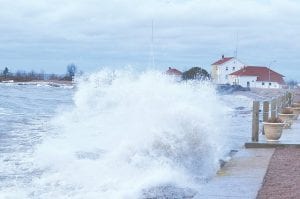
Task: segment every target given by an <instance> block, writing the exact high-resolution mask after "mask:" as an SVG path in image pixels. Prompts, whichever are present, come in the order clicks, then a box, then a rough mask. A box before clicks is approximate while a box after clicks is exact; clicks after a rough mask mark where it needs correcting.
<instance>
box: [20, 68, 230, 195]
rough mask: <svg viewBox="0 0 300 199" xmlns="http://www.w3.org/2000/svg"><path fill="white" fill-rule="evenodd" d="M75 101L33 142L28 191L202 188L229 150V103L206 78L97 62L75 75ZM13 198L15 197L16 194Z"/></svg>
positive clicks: (124, 191) (81, 192) (74, 192)
mask: <svg viewBox="0 0 300 199" xmlns="http://www.w3.org/2000/svg"><path fill="white" fill-rule="evenodd" d="M74 104H75V106H74V109H72V110H71V111H66V112H62V113H60V114H59V115H58V116H57V117H56V118H55V119H54V121H53V122H52V123H53V126H54V130H53V132H52V133H51V136H48V137H45V138H44V141H43V143H42V144H40V145H38V146H37V149H36V152H35V154H34V157H33V160H32V161H33V162H34V168H35V169H38V170H41V171H42V174H41V175H40V176H38V177H36V178H34V179H33V181H32V183H31V185H30V187H25V188H20V187H19V188H18V190H19V191H20V193H22V196H20V198H24V197H23V192H24V189H25V192H26V193H27V196H28V197H29V198H46V199H47V198H51V199H52V198H75V199H76V198H142V197H143V193H145V192H147V190H149V189H151V188H153V187H159V186H168V185H171V186H174V187H180V188H190V189H194V190H195V191H197V189H198V190H200V189H201V184H202V183H203V181H205V179H207V178H209V177H211V176H213V175H214V174H215V173H216V171H217V169H218V168H219V159H221V158H223V157H224V156H225V155H226V154H227V153H228V152H229V145H230V143H228V142H227V140H226V134H227V129H228V127H227V125H228V124H229V122H228V121H227V119H225V118H226V115H227V114H228V111H229V108H228V107H226V106H225V105H224V104H223V103H222V102H221V100H220V99H219V96H218V95H217V94H216V91H215V89H214V87H213V86H212V85H211V84H210V83H208V82H176V81H174V79H173V78H172V77H170V76H166V75H164V74H161V73H160V72H156V71H148V72H144V73H142V74H135V73H134V72H132V71H125V70H124V71H121V70H120V71H114V72H112V71H110V70H102V71H100V72H98V73H95V74H92V75H90V76H87V77H84V78H82V79H81V80H80V81H79V84H78V87H77V92H76V93H75V96H74ZM14 198H17V197H14Z"/></svg>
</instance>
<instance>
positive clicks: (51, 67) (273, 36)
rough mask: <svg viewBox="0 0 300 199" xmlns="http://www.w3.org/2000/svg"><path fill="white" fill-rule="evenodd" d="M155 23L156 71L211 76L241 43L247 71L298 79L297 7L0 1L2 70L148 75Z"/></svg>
mask: <svg viewBox="0 0 300 199" xmlns="http://www.w3.org/2000/svg"><path fill="white" fill-rule="evenodd" d="M152 20H153V21H154V47H153V49H154V57H155V65H154V67H155V69H159V70H165V69H166V68H167V67H169V66H172V67H177V68H179V69H181V70H185V69H188V68H189V67H192V66H200V67H204V68H206V69H210V64H211V63H212V62H214V61H216V60H217V59H219V58H220V57H221V55H222V54H225V56H233V55H234V51H235V48H236V46H237V43H238V53H237V56H238V58H239V59H240V60H241V61H243V62H245V63H246V64H248V65H267V66H268V65H271V68H273V69H274V70H277V71H278V72H280V73H282V74H284V75H285V76H287V78H288V79H291V78H297V79H298V80H300V72H299V68H298V67H300V57H299V55H300V54H299V52H300V1H296V0H209V1H208V0H144V1H142V0H107V1H105V0H38V1H37V0H27V1H24V0H14V1H12V0H0V67H1V68H0V69H2V68H4V67H5V66H8V67H9V68H10V69H12V70H31V69H33V70H36V71H40V70H44V71H46V72H55V73H64V72H65V69H66V65H67V64H69V63H72V62H73V63H75V64H76V65H78V67H79V68H80V69H81V70H83V71H87V72H90V71H94V70H98V69H100V68H102V67H114V68H122V67H126V66H132V67H134V68H137V69H141V70H142V69H145V68H151V67H152V66H151V56H150V55H151V24H152ZM237 35H238V42H237ZM273 60H276V62H273Z"/></svg>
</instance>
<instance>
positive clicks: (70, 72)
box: [67, 63, 77, 79]
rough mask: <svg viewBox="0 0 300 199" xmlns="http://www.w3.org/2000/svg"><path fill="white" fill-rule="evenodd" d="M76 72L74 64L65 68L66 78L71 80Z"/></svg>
mask: <svg viewBox="0 0 300 199" xmlns="http://www.w3.org/2000/svg"><path fill="white" fill-rule="evenodd" d="M76 72H77V66H76V65H75V64H73V63H72V64H69V65H68V66H67V76H68V77H69V78H71V79H72V78H73V77H74V76H75V74H76Z"/></svg>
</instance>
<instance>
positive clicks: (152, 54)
mask: <svg viewBox="0 0 300 199" xmlns="http://www.w3.org/2000/svg"><path fill="white" fill-rule="evenodd" d="M151 66H152V68H154V22H153V19H152V31H151Z"/></svg>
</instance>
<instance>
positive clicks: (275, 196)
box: [257, 132, 300, 199]
mask: <svg viewBox="0 0 300 199" xmlns="http://www.w3.org/2000/svg"><path fill="white" fill-rule="evenodd" d="M299 133H300V132H299ZM257 198H258V199H283V198H284V199H292V198H294V199H298V198H300V149H299V148H277V149H276V150H275V152H274V154H273V156H272V158H271V161H270V165H269V167H268V171H267V174H266V176H265V179H264V184H263V186H262V188H261V189H260V191H259V193H258V197H257Z"/></svg>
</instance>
